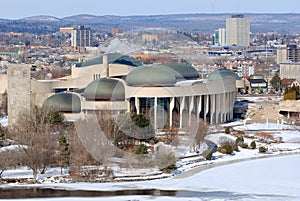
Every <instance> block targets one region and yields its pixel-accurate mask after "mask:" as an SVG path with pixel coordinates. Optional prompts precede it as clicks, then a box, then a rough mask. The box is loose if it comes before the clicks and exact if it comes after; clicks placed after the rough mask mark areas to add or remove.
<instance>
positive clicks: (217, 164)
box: [173, 151, 300, 179]
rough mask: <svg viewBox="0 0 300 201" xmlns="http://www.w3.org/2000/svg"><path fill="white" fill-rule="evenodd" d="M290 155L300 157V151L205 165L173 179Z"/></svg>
mask: <svg viewBox="0 0 300 201" xmlns="http://www.w3.org/2000/svg"><path fill="white" fill-rule="evenodd" d="M289 155H300V151H295V152H293V153H278V154H277V153H275V154H274V153H273V154H265V155H262V156H254V157H250V158H242V159H232V160H226V161H221V162H215V163H210V164H204V165H201V166H199V167H195V168H192V169H189V170H187V171H184V172H183V173H182V174H179V175H176V176H174V177H173V178H174V179H183V178H188V177H191V176H193V175H195V174H198V173H200V172H203V171H205V170H208V169H212V168H215V167H220V166H225V165H230V164H234V163H240V162H245V161H251V160H260V159H266V158H273V157H283V156H289Z"/></svg>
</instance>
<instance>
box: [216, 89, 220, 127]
mask: <svg viewBox="0 0 300 201" xmlns="http://www.w3.org/2000/svg"><path fill="white" fill-rule="evenodd" d="M220 96H221V95H220V94H216V95H215V103H216V107H215V111H216V121H215V122H216V124H218V123H220V111H221V101H220V98H221V97H220Z"/></svg>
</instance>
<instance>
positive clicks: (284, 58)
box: [276, 45, 300, 64]
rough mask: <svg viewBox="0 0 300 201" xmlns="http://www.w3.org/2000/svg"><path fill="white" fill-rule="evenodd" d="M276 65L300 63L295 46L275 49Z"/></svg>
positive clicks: (299, 50) (297, 49)
mask: <svg viewBox="0 0 300 201" xmlns="http://www.w3.org/2000/svg"><path fill="white" fill-rule="evenodd" d="M276 52H277V58H276V59H277V64H280V63H286V62H300V49H299V47H298V46H297V45H287V46H286V47H278V48H277V51H276Z"/></svg>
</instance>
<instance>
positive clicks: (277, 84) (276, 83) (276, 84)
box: [270, 73, 281, 91]
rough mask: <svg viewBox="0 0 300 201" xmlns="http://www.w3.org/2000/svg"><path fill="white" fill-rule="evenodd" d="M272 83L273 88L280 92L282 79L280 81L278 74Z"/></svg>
mask: <svg viewBox="0 0 300 201" xmlns="http://www.w3.org/2000/svg"><path fill="white" fill-rule="evenodd" d="M270 83H271V85H272V87H273V88H274V89H275V90H276V91H278V90H279V89H280V87H281V79H280V76H279V75H278V74H277V73H276V74H275V75H274V76H273V77H272V79H271V81H270Z"/></svg>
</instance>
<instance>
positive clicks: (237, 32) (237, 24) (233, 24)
mask: <svg viewBox="0 0 300 201" xmlns="http://www.w3.org/2000/svg"><path fill="white" fill-rule="evenodd" d="M226 44H227V45H229V46H249V44H250V20H249V18H245V17H244V15H232V17H231V18H227V19H226Z"/></svg>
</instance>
